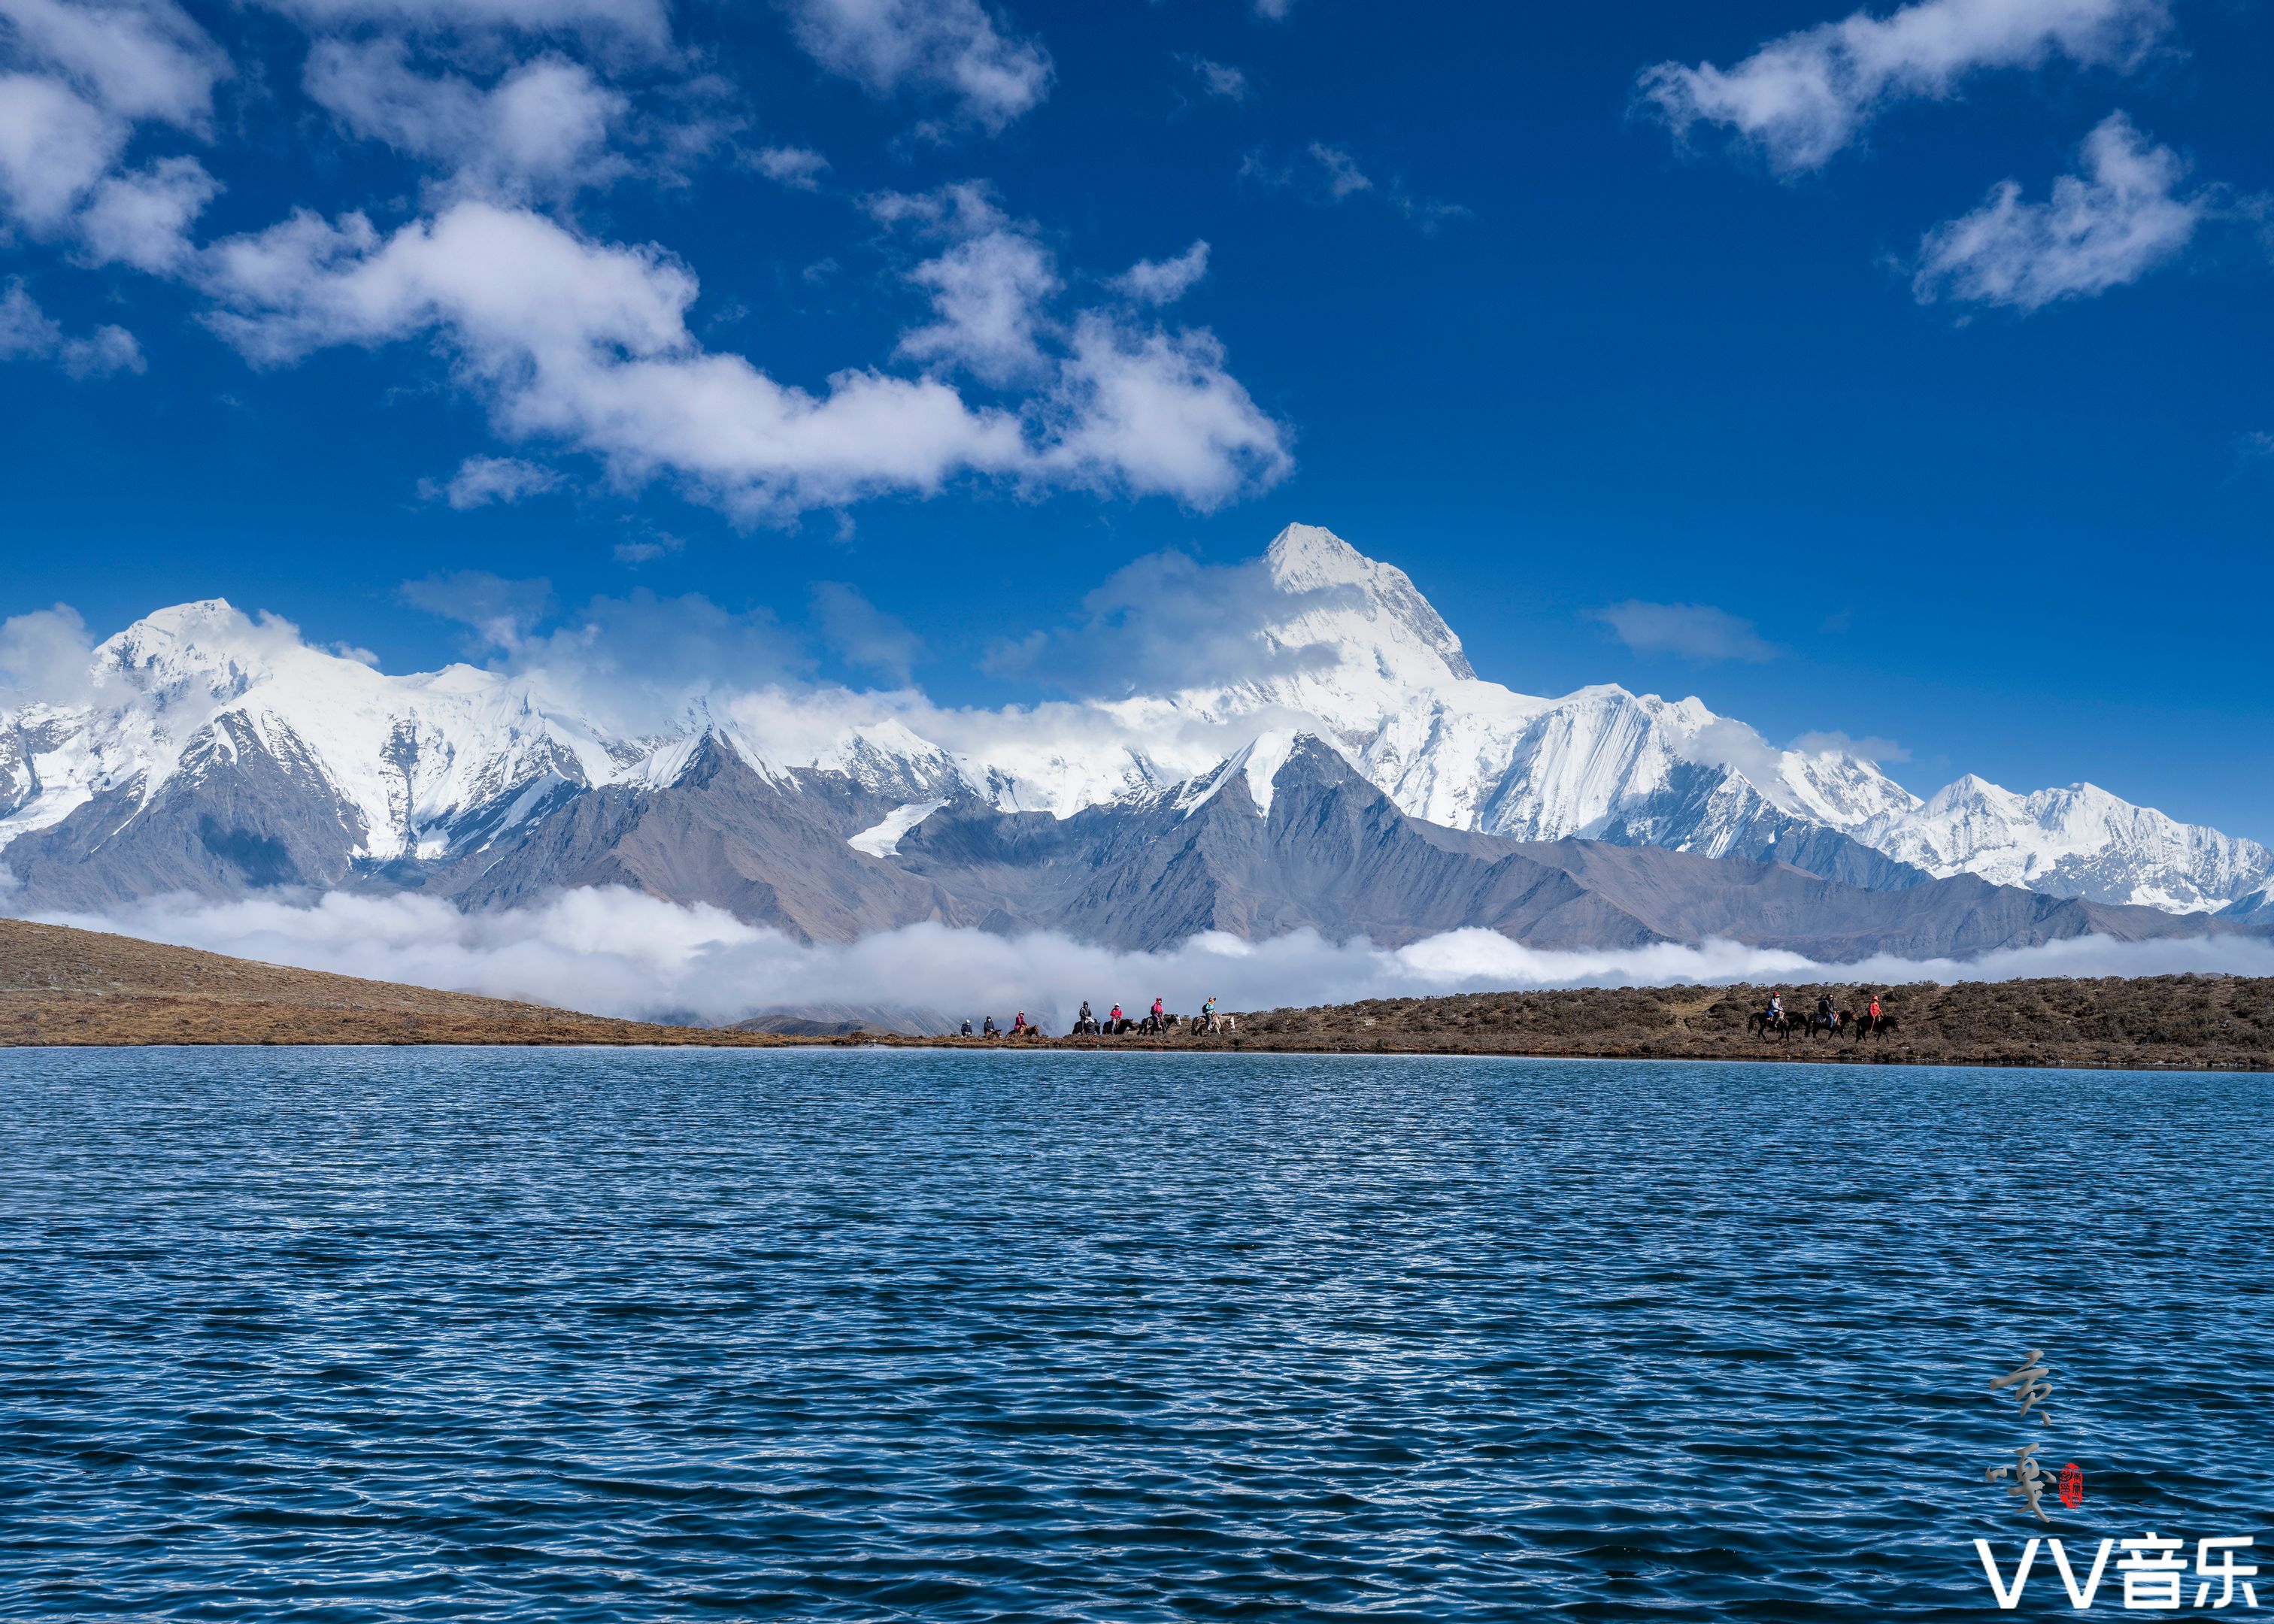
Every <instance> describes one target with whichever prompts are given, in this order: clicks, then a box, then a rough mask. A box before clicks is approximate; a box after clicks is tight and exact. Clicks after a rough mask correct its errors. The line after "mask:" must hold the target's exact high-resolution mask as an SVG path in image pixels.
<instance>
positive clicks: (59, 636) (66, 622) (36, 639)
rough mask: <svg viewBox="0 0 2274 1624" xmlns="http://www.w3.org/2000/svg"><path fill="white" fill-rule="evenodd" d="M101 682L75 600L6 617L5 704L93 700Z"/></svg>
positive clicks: (0, 665) (0, 627)
mask: <svg viewBox="0 0 2274 1624" xmlns="http://www.w3.org/2000/svg"><path fill="white" fill-rule="evenodd" d="M0 330H4V329H0ZM100 682H101V675H100V673H97V672H96V671H95V669H94V638H93V637H91V636H89V635H87V622H86V621H85V620H81V619H80V618H79V611H78V610H76V609H73V608H72V606H71V605H69V604H57V605H56V606H55V607H54V608H52V609H35V610H33V611H32V612H31V613H28V614H19V615H11V616H10V617H9V618H8V619H7V620H0V709H7V708H9V707H11V706H15V705H24V704H50V705H56V706H70V705H80V704H87V703H90V702H91V701H92V700H93V699H94V696H95V694H96V691H97V688H98V686H99V684H100Z"/></svg>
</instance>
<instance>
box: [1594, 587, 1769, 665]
mask: <svg viewBox="0 0 2274 1624" xmlns="http://www.w3.org/2000/svg"><path fill="white" fill-rule="evenodd" d="M1593 618H1594V619H1595V620H1600V621H1602V622H1603V623H1604V624H1605V625H1607V626H1608V627H1609V628H1611V633H1612V635H1614V636H1615V637H1617V638H1618V640H1619V641H1620V642H1621V643H1624V644H1626V645H1627V647H1628V648H1630V649H1632V650H1634V651H1635V652H1636V653H1638V654H1673V655H1677V656H1679V657H1681V658H1683V659H1690V660H1750V661H1761V660H1770V659H1774V658H1776V657H1777V655H1778V654H1779V653H1780V652H1781V650H1779V649H1777V648H1776V646H1775V645H1774V644H1773V643H1769V642H1768V641H1767V640H1766V638H1764V637H1763V636H1762V635H1760V633H1759V632H1758V631H1756V630H1755V629H1754V628H1753V623H1752V622H1751V620H1743V619H1740V618H1739V617H1738V616H1736V615H1734V614H1731V613H1729V612H1728V610H1726V609H1716V608H1715V607H1713V605H1711V604H1653V603H1645V602H1642V601H1641V600H1639V599H1636V598H1629V599H1628V600H1627V601H1626V602H1624V603H1619V604H1612V605H1609V606H1608V608H1603V609H1598V610H1596V611H1595V612H1594V615H1593Z"/></svg>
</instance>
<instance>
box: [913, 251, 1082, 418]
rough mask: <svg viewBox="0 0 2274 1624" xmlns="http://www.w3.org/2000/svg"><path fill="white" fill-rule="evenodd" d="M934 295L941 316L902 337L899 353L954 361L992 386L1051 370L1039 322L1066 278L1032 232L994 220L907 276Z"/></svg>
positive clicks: (936, 360)
mask: <svg viewBox="0 0 2274 1624" xmlns="http://www.w3.org/2000/svg"><path fill="white" fill-rule="evenodd" d="M908 280H909V281H910V282H915V284H916V285H917V286H918V287H920V288H922V289H925V290H926V291H927V292H928V293H930V296H931V302H932V309H933V311H934V312H935V313H936V316H937V320H933V321H930V322H928V323H926V324H925V325H924V326H922V327H915V328H913V329H912V330H910V331H909V332H907V333H906V334H903V335H901V338H900V354H901V355H903V356H906V357H910V358H912V359H914V360H917V361H923V362H953V363H956V364H959V365H963V366H966V367H968V368H969V369H970V370H971V372H973V374H974V375H975V376H976V377H978V378H980V379H982V380H985V381H986V382H988V383H991V384H997V385H1007V384H1015V383H1021V382H1031V381H1033V380H1036V379H1038V378H1041V377H1043V376H1044V375H1046V374H1047V372H1049V370H1050V367H1049V363H1048V362H1047V361H1046V360H1045V359H1044V357H1043V350H1042V345H1041V342H1040V341H1039V337H1038V335H1037V327H1038V326H1039V324H1040V323H1041V322H1042V320H1043V305H1045V303H1046V302H1047V301H1048V300H1049V299H1050V297H1051V296H1052V295H1053V294H1055V293H1056V292H1058V289H1059V287H1060V285H1061V284H1060V283H1059V282H1058V274H1057V272H1056V270H1055V268H1054V267H1053V262H1052V259H1051V256H1050V251H1049V250H1047V249H1046V248H1044V247H1043V245H1042V244H1041V243H1039V242H1038V241H1036V240H1035V237H1034V236H1033V235H1032V233H1031V232H1030V231H1028V229H1023V228H1019V227H1014V226H1013V225H1011V224H1010V223H1009V222H1000V221H998V222H994V223H991V224H990V225H989V226H988V228H987V229H984V230H982V231H979V232H977V233H975V234H974V235H972V236H969V237H966V238H965V239H964V240H962V241H961V242H959V243H957V244H955V245H954V246H953V247H951V248H949V249H947V250H946V251H945V252H943V253H941V254H939V255H937V256H936V257H935V258H932V259H927V260H925V261H924V262H923V263H922V264H921V265H919V266H917V267H915V269H914V270H912V271H910V272H909V273H908Z"/></svg>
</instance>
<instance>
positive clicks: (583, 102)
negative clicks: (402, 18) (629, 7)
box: [305, 38, 631, 199]
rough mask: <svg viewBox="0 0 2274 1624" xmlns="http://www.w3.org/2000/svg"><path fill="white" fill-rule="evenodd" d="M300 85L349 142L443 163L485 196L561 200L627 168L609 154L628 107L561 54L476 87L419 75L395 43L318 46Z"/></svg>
mask: <svg viewBox="0 0 2274 1624" xmlns="http://www.w3.org/2000/svg"><path fill="white" fill-rule="evenodd" d="M305 85H306V88H307V92H308V94H309V96H310V97H311V98H312V100H314V101H315V102H317V103H318V104H319V105H320V106H322V107H323V108H325V109H327V110H328V111H329V112H330V113H331V114H332V116H333V117H335V118H337V119H338V120H339V121H340V123H341V124H343V126H344V127H345V128H347V129H348V130H349V131H350V132H352V133H353V134H355V135H357V136H358V137H361V138H362V139H365V140H375V141H383V142H385V143H386V144H387V145H388V146H390V147H394V148H395V150H396V151H398V152H402V153H404V154H409V155H411V156H414V157H418V158H421V159H424V160H426V161H428V162H436V163H440V164H442V165H444V166H446V167H447V168H448V169H450V170H452V171H453V173H454V176H455V178H456V184H459V185H460V186H462V187H464V188H467V189H469V190H471V191H475V192H480V193H482V194H484V195H488V196H494V197H501V198H506V199H514V198H518V197H521V196H523V195H525V194H529V193H535V194H537V195H540V196H566V195H568V194H569V193H571V192H575V191H576V190H577V189H578V188H580V187H583V186H589V185H605V184H607V183H609V182H610V181H612V180H614V179H616V178H617V177H621V175H623V174H625V173H626V172H628V170H629V164H627V163H626V162H625V161H624V160H623V159H622V158H621V157H620V156H618V155H616V154H612V153H611V152H610V151H609V138H610V134H611V132H612V131H614V129H615V128H616V127H617V126H619V125H621V124H623V123H624V122H625V121H626V120H627V118H628V117H629V115H630V111H631V104H630V102H629V98H627V97H626V96H625V95H624V94H623V93H622V92H621V91H618V90H615V89H614V88H612V87H610V86H606V85H603V84H601V83H600V82H599V79H596V78H595V77H594V76H593V74H592V72H591V70H590V69H589V68H586V67H585V66H584V65H583V64H579V63H574V62H570V61H568V60H567V59H566V58H563V57H561V56H539V57H538V58H536V59H534V60H532V61H529V62H523V63H521V64H516V66H515V67H514V68H512V69H511V70H510V71H508V72H507V73H505V74H504V75H503V76H502V77H501V78H500V79H498V81H497V82H496V83H495V84H494V85H492V86H486V87H485V86H480V85H477V84H476V83H474V82H473V81H472V80H471V79H465V78H463V77H461V76H459V75H457V74H454V73H441V74H432V75H430V74H425V73H421V72H419V71H418V70H417V69H415V68H413V67H412V66H411V65H410V57H409V52H408V50H407V49H406V48H405V46H404V45H403V42H402V41H400V40H395V39H385V38H381V39H373V40H356V41H349V40H319V41H316V43H315V44H314V45H313V46H312V48H311V49H310V50H309V52H308V64H307V71H306V73H305Z"/></svg>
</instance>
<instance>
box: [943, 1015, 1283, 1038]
mask: <svg viewBox="0 0 2274 1624" xmlns="http://www.w3.org/2000/svg"><path fill="white" fill-rule="evenodd" d="M1238 1030H1239V1017H1238V1016H1236V1015H1227V1014H1224V1012H1223V1011H1216V1012H1215V1013H1213V1014H1206V1015H1171V1014H1170V1013H1168V1012H1167V1011H1163V1012H1162V1013H1161V1014H1160V1015H1159V1016H1158V1017H1156V1016H1155V1015H1154V1014H1153V1013H1152V1012H1151V1011H1146V1012H1145V1013H1144V1014H1142V1015H1140V1016H1137V1017H1135V1018H1133V1019H1121V1020H1098V1019H1095V1018H1091V1019H1084V1020H1077V1021H1075V1022H1074V1024H1073V1031H1071V1032H1069V1033H1067V1034H1066V1036H1068V1037H1070V1038H1118V1037H1125V1036H1134V1037H1195V1038H1196V1037H1203V1036H1205V1035H1207V1034H1209V1033H1211V1032H1237V1031H1238ZM958 1035H959V1036H962V1037H967V1038H983V1039H986V1040H988V1041H995V1040H998V1039H1000V1040H1003V1041H1009V1042H1017V1041H1021V1040H1025V1041H1033V1042H1040V1041H1044V1040H1046V1039H1047V1038H1048V1037H1049V1036H1050V1034H1048V1033H1046V1032H1044V1031H1043V1025H1042V1023H1041V1022H1040V1021H1035V1020H1028V1019H1027V1016H1026V1011H1023V1010H1022V1011H1020V1013H1019V1016H1018V1019H1015V1020H1013V1022H1012V1023H1011V1024H1010V1025H1009V1026H997V1025H996V1024H995V1018H994V1017H993V1016H992V1015H990V1016H988V1017H987V1018H986V1019H985V1020H984V1021H983V1023H982V1024H981V1026H980V1028H979V1030H978V1031H976V1032H974V1031H973V1030H972V1029H971V1023H970V1022H969V1021H968V1020H967V1021H965V1022H964V1023H963V1030H962V1031H961V1032H960V1034H958Z"/></svg>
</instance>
